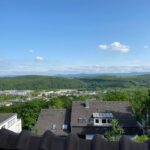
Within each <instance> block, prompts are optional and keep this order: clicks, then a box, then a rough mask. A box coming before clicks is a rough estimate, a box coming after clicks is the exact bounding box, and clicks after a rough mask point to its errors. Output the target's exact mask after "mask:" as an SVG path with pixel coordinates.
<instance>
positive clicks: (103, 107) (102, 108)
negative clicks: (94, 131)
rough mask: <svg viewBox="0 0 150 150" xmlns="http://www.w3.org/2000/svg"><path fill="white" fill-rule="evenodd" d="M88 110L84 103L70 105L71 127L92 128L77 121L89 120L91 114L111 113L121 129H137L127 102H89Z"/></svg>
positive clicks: (86, 122)
mask: <svg viewBox="0 0 150 150" xmlns="http://www.w3.org/2000/svg"><path fill="white" fill-rule="evenodd" d="M88 105H89V108H86V107H85V102H83V101H74V102H73V103H72V114H71V126H77V127H79V126H81V127H83V126H93V125H92V124H90V123H89V122H88V121H85V122H80V121H79V119H81V118H83V119H85V120H90V118H92V114H93V113H104V112H109V113H112V114H113V116H114V119H117V120H118V121H119V123H120V124H121V125H122V126H123V127H137V122H136V119H135V116H134V113H133V111H132V107H131V106H130V105H129V103H128V102H121V101H89V102H88Z"/></svg>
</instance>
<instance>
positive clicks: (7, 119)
mask: <svg viewBox="0 0 150 150" xmlns="http://www.w3.org/2000/svg"><path fill="white" fill-rule="evenodd" d="M2 128H5V129H8V130H11V131H13V132H16V133H20V132H21V131H22V126H21V119H18V118H17V114H16V113H0V129H2Z"/></svg>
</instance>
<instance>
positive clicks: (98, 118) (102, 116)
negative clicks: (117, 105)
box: [93, 113, 113, 126]
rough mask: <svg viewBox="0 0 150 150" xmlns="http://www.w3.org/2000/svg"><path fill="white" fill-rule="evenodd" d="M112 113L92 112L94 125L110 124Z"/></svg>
mask: <svg viewBox="0 0 150 150" xmlns="http://www.w3.org/2000/svg"><path fill="white" fill-rule="evenodd" d="M112 118H113V114H112V113H93V119H94V122H93V124H94V126H111V120H112Z"/></svg>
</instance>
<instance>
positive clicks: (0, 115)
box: [0, 113, 16, 124]
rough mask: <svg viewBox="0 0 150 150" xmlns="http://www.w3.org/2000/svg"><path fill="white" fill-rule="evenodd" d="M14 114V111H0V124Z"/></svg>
mask: <svg viewBox="0 0 150 150" xmlns="http://www.w3.org/2000/svg"><path fill="white" fill-rule="evenodd" d="M14 115H16V114H15V113H0V124H1V123H3V122H4V121H6V120H7V119H9V118H11V117H13V116H14Z"/></svg>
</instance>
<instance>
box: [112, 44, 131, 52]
mask: <svg viewBox="0 0 150 150" xmlns="http://www.w3.org/2000/svg"><path fill="white" fill-rule="evenodd" d="M111 49H112V51H117V52H121V53H128V52H129V50H130V47H129V46H128V45H124V44H121V43H119V42H114V43H112V44H111Z"/></svg>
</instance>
